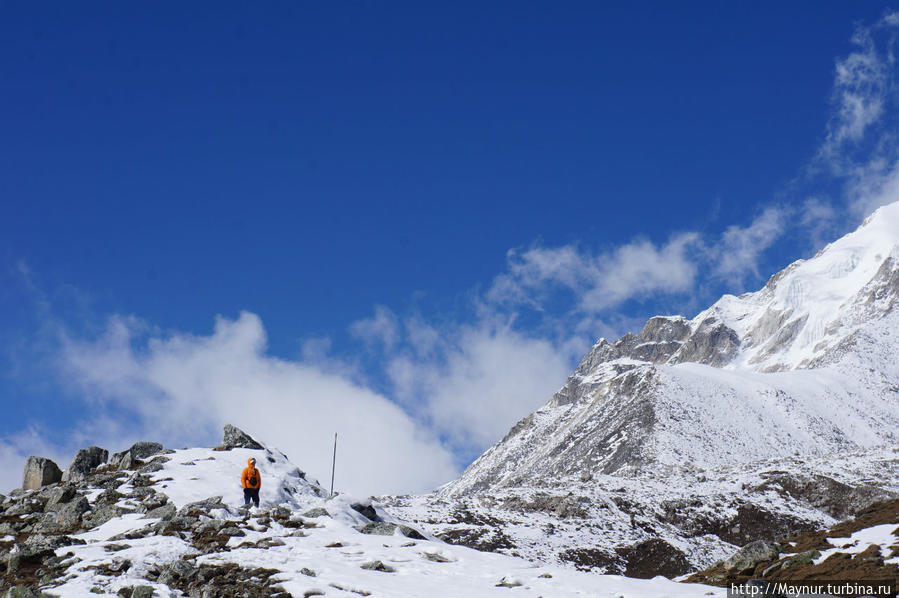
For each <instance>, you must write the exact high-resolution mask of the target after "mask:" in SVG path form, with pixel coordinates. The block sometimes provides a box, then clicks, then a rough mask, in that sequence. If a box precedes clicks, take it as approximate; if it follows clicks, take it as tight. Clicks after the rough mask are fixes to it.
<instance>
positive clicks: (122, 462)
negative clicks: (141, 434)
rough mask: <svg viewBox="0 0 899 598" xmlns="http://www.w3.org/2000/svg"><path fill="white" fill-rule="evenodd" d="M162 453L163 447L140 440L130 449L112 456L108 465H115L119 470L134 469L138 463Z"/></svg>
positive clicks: (156, 443)
mask: <svg viewBox="0 0 899 598" xmlns="http://www.w3.org/2000/svg"><path fill="white" fill-rule="evenodd" d="M163 451H165V447H163V446H162V445H161V444H159V443H158V442H147V441H145V440H141V441H139V442H135V443H134V444H132V445H131V448H129V449H128V450H125V451H122V452H120V453H115V454H113V456H112V457H111V458H110V459H109V463H110V465H115V466H116V467H118V468H119V469H129V468H131V467H134V465H136V464H137V462H138V461H142V460H143V459H146V458H147V457H152V456H153V455H158V454H159V453H161V452H163Z"/></svg>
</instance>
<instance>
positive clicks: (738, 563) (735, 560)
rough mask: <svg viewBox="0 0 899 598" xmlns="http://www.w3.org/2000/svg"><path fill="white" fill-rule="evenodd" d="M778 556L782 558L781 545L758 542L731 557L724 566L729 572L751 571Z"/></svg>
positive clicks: (766, 541)
mask: <svg viewBox="0 0 899 598" xmlns="http://www.w3.org/2000/svg"><path fill="white" fill-rule="evenodd" d="M778 556H780V545H779V544H775V543H774V542H769V541H768V540H756V541H755V542H750V543H749V544H747V545H746V546H744V547H743V548H741V549H740V550H738V551H737V552H735V553H734V554H733V555H731V557H730V558H728V559H727V560H726V561H724V564H723V565H722V566H723V567H724V568H725V569H727V570H729V571H730V570H734V571H738V572H740V571H751V570H752V569H755V567H756V565H758V564H759V563H764V562H765V561H773V560H774V559H776V558H777V557H778Z"/></svg>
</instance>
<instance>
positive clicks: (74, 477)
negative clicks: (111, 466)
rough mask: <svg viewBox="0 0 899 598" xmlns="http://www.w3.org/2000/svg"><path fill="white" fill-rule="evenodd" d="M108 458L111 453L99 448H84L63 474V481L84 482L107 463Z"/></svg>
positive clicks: (76, 454)
mask: <svg viewBox="0 0 899 598" xmlns="http://www.w3.org/2000/svg"><path fill="white" fill-rule="evenodd" d="M108 458H109V451H107V450H106V449H103V448H100V447H99V446H90V447H88V448H83V449H81V450H80V451H78V452H77V453H75V458H74V459H72V464H71V465H69V467H68V469H66V470H65V472H64V473H63V474H62V479H63V481H78V480H83V479H84V478H85V477H87V475H88V474H89V473H90V472H92V471H93V470H94V469H96V468H97V467H99V466H100V465H102V464H104V463H106V460H107V459H108Z"/></svg>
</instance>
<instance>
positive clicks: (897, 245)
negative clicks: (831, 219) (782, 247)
mask: <svg viewBox="0 0 899 598" xmlns="http://www.w3.org/2000/svg"><path fill="white" fill-rule="evenodd" d="M897 300H899V202H897V203H894V204H891V205H888V206H884V207H882V208H880V209H879V210H878V211H877V212H875V213H874V214H872V215H871V217H869V218H868V219H866V220H865V222H864V223H863V224H862V225H861V226H860V227H859V228H858V229H857V230H856V231H854V232H852V233H850V234H847V235H846V236H844V237H842V238H841V239H838V240H837V241H834V242H833V243H831V244H829V245H828V246H827V247H825V248H824V249H822V250H821V251H820V252H818V254H817V255H815V256H814V257H813V258H811V259H808V260H799V261H797V262H794V263H793V264H791V265H790V266H788V267H787V268H785V269H784V270H783V271H781V272H779V273H777V274H775V275H774V276H772V277H771V278H770V280H769V281H768V283H767V284H766V285H765V286H764V287H763V288H762V289H760V290H758V291H756V292H752V293H746V294H743V295H740V296H739V297H737V296H733V295H725V296H723V297H721V299H719V300H718V301H717V302H715V303H714V304H713V305H712V306H710V307H709V308H708V309H706V310H704V311H703V312H701V313H700V314H698V315H697V316H696V317H695V318H693V319H692V320H687V319H685V318H683V317H681V316H656V317H653V318H651V319H650V320H649V321H648V322H647V323H646V325H645V326H644V327H643V328H642V329H641V330H640V332H639V333H637V334H626V335H625V336H623V337H621V338H620V339H618V340H617V341H614V342H610V341H607V340H605V339H601V340H600V341H599V342H597V343H596V344H595V345H594V346H593V347H592V348H591V349H590V351H589V352H588V353H587V355H586V356H585V357H584V359H583V360H582V362H581V363H580V365H579V366H578V367H577V369H576V370H575V371H574V373H573V374H572V375H571V376H570V377H569V379H568V381H567V382H566V384H565V385H564V386H563V387H562V388H561V389H560V390H559V391H558V392H557V393H556V394H555V395H554V396H553V397H552V398H551V399H550V401H549V402H548V403H547V404H546V405H545V406H544V407H542V408H541V409H539V410H537V411H536V412H535V413H533V414H531V415H529V416H528V417H526V418H524V419H523V420H522V421H520V422H519V423H518V424H516V425H515V426H514V427H513V428H512V430H511V431H510V432H509V434H507V435H506V437H505V438H504V439H503V440H502V441H500V442H499V443H497V444H496V445H495V446H493V447H492V448H491V449H490V450H488V451H487V452H485V453H484V455H482V456H481V457H480V458H479V459H478V460H477V461H475V462H474V463H473V464H472V465H471V466H470V467H469V468H468V469H467V470H466V471H465V473H463V475H462V477H461V478H460V479H459V480H457V481H455V482H453V483H451V484H449V485H447V486H445V487H444V489H443V490H442V492H444V493H446V494H468V493H471V492H477V491H483V490H484V489H487V488H501V487H507V486H512V485H520V484H532V485H538V486H539V485H540V484H542V483H545V482H547V481H549V480H559V479H561V478H566V477H570V478H572V479H576V478H577V476H579V475H592V474H594V473H602V474H613V473H618V474H621V475H639V474H640V473H641V472H646V471H649V470H651V469H653V468H664V467H678V466H680V465H682V464H684V463H690V464H692V465H694V466H698V467H717V466H723V465H733V464H737V463H740V462H746V461H751V460H757V459H766V458H779V457H785V456H789V455H792V454H794V453H798V454H803V455H821V454H827V453H832V452H835V451H840V450H846V449H850V448H855V449H861V448H867V447H874V446H878V445H885V444H889V443H892V442H896V441H897V440H899V436H897V432H896V430H899V410H897V409H896V401H897V394H896V389H897V388H899V366H897V365H896V364H895V363H894V362H893V361H894V360H892V359H890V358H889V357H887V356H892V355H895V354H897V353H899V339H897V338H896V337H895V336H894V335H892V334H890V331H891V330H895V329H897V328H899V310H896V309H893V308H894V307H895V305H896V303H897ZM750 431H751V432H750ZM750 434H751V437H752V438H754V440H750Z"/></svg>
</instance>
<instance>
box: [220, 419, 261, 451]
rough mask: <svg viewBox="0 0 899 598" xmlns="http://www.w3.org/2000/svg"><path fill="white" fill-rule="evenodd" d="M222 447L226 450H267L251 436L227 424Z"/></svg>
mask: <svg viewBox="0 0 899 598" xmlns="http://www.w3.org/2000/svg"><path fill="white" fill-rule="evenodd" d="M222 446H223V447H225V448H226V449H233V448H248V449H256V450H262V449H263V448H265V447H263V446H262V445H261V444H259V443H258V442H256V441H255V440H253V438H252V437H251V436H250V435H249V434H247V433H246V432H244V431H243V430H241V429H240V428H236V427H234V426H232V425H231V424H225V430H224V435H223V436H222Z"/></svg>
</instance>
